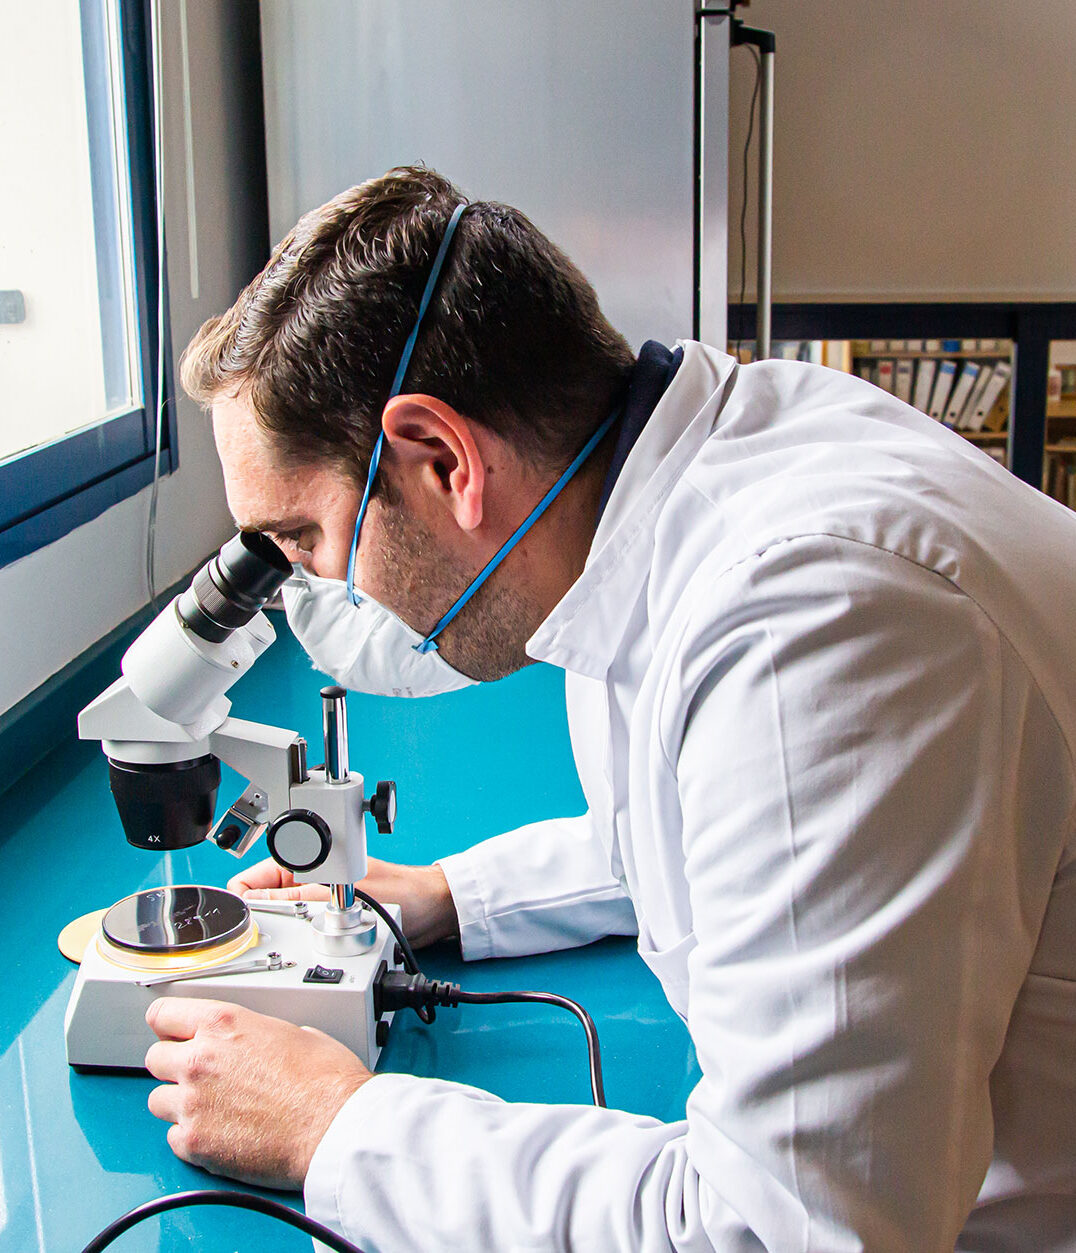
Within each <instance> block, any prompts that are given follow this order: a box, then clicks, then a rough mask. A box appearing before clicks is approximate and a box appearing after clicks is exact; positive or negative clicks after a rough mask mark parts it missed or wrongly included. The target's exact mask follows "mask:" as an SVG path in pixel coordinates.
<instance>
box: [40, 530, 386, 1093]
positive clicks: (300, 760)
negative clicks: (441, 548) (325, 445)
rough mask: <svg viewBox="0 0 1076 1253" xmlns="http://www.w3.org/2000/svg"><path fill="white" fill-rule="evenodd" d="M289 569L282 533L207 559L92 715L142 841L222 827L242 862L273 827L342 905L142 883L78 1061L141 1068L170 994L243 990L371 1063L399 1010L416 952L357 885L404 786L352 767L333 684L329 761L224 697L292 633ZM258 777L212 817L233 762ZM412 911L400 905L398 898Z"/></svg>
mask: <svg viewBox="0 0 1076 1253" xmlns="http://www.w3.org/2000/svg"><path fill="white" fill-rule="evenodd" d="M290 574H291V565H290V564H289V562H288V560H287V558H286V557H285V556H284V554H283V553H282V552H281V550H280V549H279V548H278V547H277V546H276V544H274V543H273V542H272V540H270V539H269V538H268V537H267V536H265V535H261V534H255V533H247V532H243V533H240V534H239V535H236V536H235V537H234V538H233V539H231V540H229V541H228V543H226V544H225V545H224V547H223V548H222V549H221V550H220V552H219V553H217V554H216V555H215V556H214V557H212V558H210V560H209V561H207V562H206V564H205V565H204V566H203V567H202V568H201V569H200V570H199V571H198V573H197V574H196V575H195V576H194V579H193V581H192V582H191V585H190V587H188V588H187V589H186V590H185V591H184V592H182V593H181V594H180V595H178V596H177V597H176V598H175V599H174V600H173V601H172V602H171V603H170V604H169V605H168V606H167V607H166V608H165V609H164V610H163V611H162V612H161V613H160V614H159V615H158V616H157V617H156V618H155V619H154V621H153V622H152V623H151V624H150V625H149V626H148V627H147V628H146V630H145V631H144V632H143V633H142V634H141V635H140V636H139V637H138V639H136V640H135V641H134V643H133V644H132V645H131V647H130V648H129V649H128V650H127V652H126V653H125V654H124V657H123V660H122V662H121V671H122V677H121V678H120V679H118V680H117V681H116V682H115V683H113V684H112V686H111V687H109V688H108V689H107V690H106V691H104V692H102V693H101V695H100V696H98V697H97V699H96V700H94V701H93V702H92V703H91V704H89V705H88V706H87V707H86V708H85V709H84V710H83V711H82V713H81V714H80V715H79V720H78V727H79V736H80V737H81V738H82V739H95V740H100V741H101V743H102V747H103V749H104V752H105V756H106V758H107V760H108V773H109V783H110V786H111V790H112V795H113V797H114V799H115V802H116V807H117V809H118V811H119V816H120V820H121V823H122V825H123V829H124V833H125V835H126V837H127V841H128V843H130V844H132V845H133V846H134V847H136V848H142V849H147V850H150V851H152V852H157V853H160V852H165V851H167V850H170V849H179V848H189V847H192V846H194V845H196V844H198V843H200V842H201V841H202V840H203V839H208V840H210V841H211V842H212V843H214V844H216V845H217V847H218V848H221V849H224V850H225V851H226V852H228V853H231V854H232V855H233V856H235V857H242V856H243V854H244V853H246V852H247V850H248V849H249V848H250V847H251V845H252V844H253V843H254V842H255V841H256V840H257V839H258V838H259V836H261V835H262V834H263V833H264V834H265V836H266V842H267V845H268V848H269V852H270V854H271V855H272V857H273V858H274V860H275V861H276V862H277V863H278V864H279V865H281V866H284V867H286V868H287V869H288V870H290V871H291V872H292V873H293V875H294V877H295V880H296V882H298V883H320V884H325V885H327V886H328V892H329V899H328V901H327V903H325V904H321V903H318V902H291V901H263V902H258V901H246V900H244V899H242V898H240V897H238V896H235V895H234V894H233V893H230V892H226V891H224V890H223V889H221V888H214V887H207V886H202V885H198V884H187V885H179V886H164V887H159V888H153V889H150V890H148V891H142V892H137V893H135V894H134V895H132V896H129V897H126V898H124V899H123V900H121V901H119V902H117V903H116V904H115V905H113V906H112V907H111V909H109V910H107V911H105V913H104V916H103V917H102V919H101V924H100V928H99V930H98V932H97V934H96V936H95V937H94V939H92V940H91V942H90V943H89V945H88V946H87V949H86V952H85V955H84V957H83V960H82V964H81V966H80V967H79V972H78V976H77V978H76V980H75V986H74V990H73V991H72V994H71V999H70V1002H69V1004H68V1007H67V1015H66V1018H65V1022H64V1035H65V1040H66V1045H67V1060H68V1062H69V1064H70V1065H72V1066H74V1067H75V1068H77V1069H96V1068H109V1069H114V1068H119V1069H132V1070H142V1069H143V1063H144V1057H145V1053H146V1049H147V1048H148V1047H149V1045H150V1044H151V1043H152V1042H153V1040H154V1036H153V1034H152V1032H151V1031H150V1029H149V1027H148V1026H147V1025H146V1022H145V1013H146V1010H147V1008H148V1007H149V1005H150V1003H151V1002H152V1001H153V1000H155V999H156V998H157V997H160V996H170V995H175V996H196V997H206V998H212V999H219V1000H226V1001H231V1002H233V1003H235V1004H239V1005H245V1006H247V1007H248V1008H250V1009H253V1010H257V1011H258V1012H260V1013H265V1014H272V1015H274V1016H276V1017H279V1018H285V1019H288V1020H289V1021H291V1022H294V1023H297V1024H300V1025H308V1026H313V1027H318V1028H320V1029H321V1030H323V1031H325V1032H327V1033H328V1034H329V1035H332V1036H334V1037H335V1038H336V1039H338V1040H340V1041H341V1042H342V1043H344V1044H346V1045H347V1046H348V1047H349V1048H351V1049H352V1050H353V1051H354V1052H355V1053H357V1054H358V1055H359V1057H360V1058H362V1060H363V1061H364V1062H365V1063H366V1065H367V1066H368V1067H370V1069H373V1067H374V1065H375V1063H376V1061H377V1057H378V1055H379V1053H380V1051H381V1048H382V1046H383V1045H384V1043H385V1040H386V1039H387V1036H388V1027H389V1022H390V1020H391V1018H392V1014H391V1012H388V1013H380V1012H378V1008H377V1006H376V1005H375V997H374V985H375V981H376V980H377V979H378V978H379V977H380V976H382V975H383V974H384V973H385V971H390V970H394V969H397V968H399V967H400V966H401V965H402V962H403V955H402V953H401V951H400V947H399V945H398V943H397V941H396V939H395V937H394V935H393V933H392V931H391V930H390V929H389V927H388V926H387V925H386V924H385V922H384V921H383V920H382V919H380V918H378V917H377V915H376V914H375V913H374V912H373V911H372V910H370V909H367V908H365V907H364V905H363V903H362V902H361V901H359V900H358V899H357V898H356V896H355V890H354V883H355V880H356V879H362V878H363V877H364V876H365V874H366V828H365V819H366V815H367V814H370V815H371V817H372V818H373V819H374V821H375V823H376V825H377V828H378V830H379V831H381V832H382V833H389V832H391V831H392V829H393V823H394V821H395V816H396V790H395V784H393V783H391V782H388V781H384V782H380V783H378V784H377V787H376V789H375V790H374V793H373V795H372V796H369V797H368V796H367V795H366V792H365V789H364V782H363V777H362V775H361V774H356V773H354V772H352V771H351V769H350V767H349V764H348V744H347V721H346V710H345V693H344V689H343V688H340V687H326V688H324V689H322V693H321V696H322V705H323V730H324V748H325V761H324V764H323V765H319V766H309V765H308V764H307V751H306V750H307V746H306V741H305V740H304V739H303V738H302V737H300V736H299V735H297V734H296V733H295V732H294V731H287V730H283V729H281V728H279V727H274V726H266V725H263V724H261V723H257V722H246V721H244V720H242V719H239V718H232V717H230V716H229V710H230V708H231V702H230V701H229V700H228V699H227V697H226V696H225V693H226V692H227V691H228V689H229V688H230V687H231V686H232V684H233V683H235V682H236V680H237V679H239V678H240V677H241V676H242V675H244V674H245V673H246V672H247V671H248V670H249V669H250V667H251V666H252V665H253V664H254V662H255V661H256V660H257V659H258V657H260V656H261V654H262V653H263V652H264V651H265V650H266V648H268V647H269V645H270V644H271V643H272V642H273V640H274V639H275V638H276V637H275V633H274V631H273V628H272V625H271V624H270V622H269V620H268V618H267V617H266V616H265V614H264V613H263V612H262V611H263V609H264V607H265V605H266V603H267V602H268V601H269V599H270V598H271V597H272V596H273V595H274V593H275V592H276V591H277V590H278V589H279V588H280V586H281V585H282V584H283V583H284V581H285V580H286V579H287V578H288V576H289V575H290ZM221 761H224V762H227V764H228V765H229V766H231V767H233V768H234V769H235V770H236V771H238V772H239V773H240V774H241V775H242V776H243V777H244V778H245V779H246V780H248V781H249V782H248V785H247V787H246V789H245V790H244V792H243V794H242V795H241V796H240V797H239V799H238V800H236V801H235V803H234V804H232V805H231V806H230V807H229V808H228V810H227V811H226V812H225V813H224V815H223V817H221V818H220V819H219V821H217V822H216V823H214V814H215V808H216V800H217V791H218V788H219V785H220V777H221V776H220V762H221ZM386 908H387V909H388V911H389V912H390V914H391V916H392V917H394V918H395V919H396V920H397V921H398V920H399V915H400V911H399V908H398V907H397V906H394V905H390V906H387V907H386Z"/></svg>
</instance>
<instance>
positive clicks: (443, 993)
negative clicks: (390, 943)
mask: <svg viewBox="0 0 1076 1253" xmlns="http://www.w3.org/2000/svg"><path fill="white" fill-rule="evenodd" d="M459 992H460V985H459V984H458V983H447V982H446V981H445V980H443V979H427V978H426V976H425V975H424V974H422V973H421V972H418V973H415V974H409V973H408V972H407V971H406V970H387V969H386V970H382V971H381V972H380V973H379V974H378V976H377V977H376V978H375V979H374V1013H375V1014H379V1015H380V1014H389V1013H392V1012H393V1011H394V1010H397V1009H426V1008H429V1007H432V1006H434V1005H443V1006H446V1007H447V1008H449V1009H451V1008H454V1007H455V1006H457V1005H458V1004H459Z"/></svg>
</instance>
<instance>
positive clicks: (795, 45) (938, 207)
mask: <svg viewBox="0 0 1076 1253" xmlns="http://www.w3.org/2000/svg"><path fill="white" fill-rule="evenodd" d="M744 16H745V17H746V19H747V21H748V22H749V23H750V24H751V25H752V26H762V27H766V28H769V29H771V30H773V31H775V32H776V35H777V68H776V80H777V91H776V98H777V110H776V128H775V141H774V161H775V172H774V174H775V179H774V299H775V300H786V301H799V300H807V301H810V300H827V299H832V300H873V301H888V300H991V299H998V300H1018V299H1041V300H1072V299H1076V194H1074V189H1076V68H1074V61H1073V55H1074V54H1073V49H1074V48H1076V4H1073V3H1072V0H1032V3H1018V2H1017V0H978V2H977V3H975V4H969V3H962V4H937V3H936V2H935V0H907V2H906V3H902V4H863V3H852V2H851V0H812V3H810V4H805V3H803V2H802V0H753V3H752V5H751V8H750V9H749V10H747V11H746V12H745V14H744ZM753 66H754V62H753V61H752V59H751V55H750V53H749V52H748V51H747V50H746V49H735V50H734V51H733V53H732V80H733V89H732V125H731V128H730V138H731V152H730V184H731V195H730V206H731V208H730V217H731V219H732V221H733V224H734V230H735V226H736V224H737V223H738V216H739V206H740V196H741V164H742V145H743V139H744V136H745V133H746V129H747V106H748V103H749V101H750V98H751V85H752V80H753V73H754V69H753ZM756 135H757V129H756ZM755 168H756V162H755V160H754V158H753V157H752V161H751V164H750V167H749V182H750V186H751V195H752V205H753V203H754V200H753V197H754V177H755ZM754 230H755V224H754V213H753V210H749V212H748V242H747V248H748V252H747V257H748V261H747V279H748V282H747V291H748V299H749V300H750V299H753V293H754V252H753V249H754ZM739 251H740V250H739V240H738V238H736V239H734V246H733V250H732V255H733V263H732V267H731V269H732V273H731V276H730V277H731V288H732V291H733V292H734V293H735V294H738V288H739V275H740V268H739ZM734 298H735V297H734Z"/></svg>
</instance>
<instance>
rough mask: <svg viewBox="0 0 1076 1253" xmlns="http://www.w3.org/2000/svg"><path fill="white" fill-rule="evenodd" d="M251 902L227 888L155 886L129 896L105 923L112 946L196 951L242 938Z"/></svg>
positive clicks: (105, 919)
mask: <svg viewBox="0 0 1076 1253" xmlns="http://www.w3.org/2000/svg"><path fill="white" fill-rule="evenodd" d="M249 921H250V910H249V908H248V907H247V903H246V901H244V900H242V899H241V898H240V897H238V896H235V895H234V894H233V893H231V892H226V891H225V890H224V889H223V888H207V887H198V886H197V885H195V884H185V885H181V886H179V887H164V888H150V889H149V890H148V891H145V892H135V894H134V895H133V896H126V897H124V898H123V900H122V901H117V902H116V904H115V905H113V906H112V908H111V909H110V910H109V911H108V912H107V913H106V914H105V916H104V918H102V919H101V931H102V932H103V934H104V937H105V939H106V940H108V942H109V943H110V944H114V945H116V947H117V948H124V949H130V950H132V951H134V952H138V953H196V952H198V951H199V950H201V949H206V948H212V947H213V946H215V945H218V944H226V943H227V942H228V941H230V940H234V939H235V938H236V937H237V936H240V935H242V933H243V932H244V930H245V929H246V927H247V926H248V924H249Z"/></svg>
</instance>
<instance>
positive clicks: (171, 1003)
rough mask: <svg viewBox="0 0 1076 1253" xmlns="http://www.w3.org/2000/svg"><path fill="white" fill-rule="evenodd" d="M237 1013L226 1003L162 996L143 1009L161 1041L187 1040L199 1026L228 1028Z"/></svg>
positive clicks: (235, 1009)
mask: <svg viewBox="0 0 1076 1253" xmlns="http://www.w3.org/2000/svg"><path fill="white" fill-rule="evenodd" d="M239 1012H240V1010H239V1008H238V1006H236V1005H230V1004H228V1003H227V1002H226V1001H208V1000H201V999H198V1000H195V999H194V998H193V997H188V996H162V997H160V998H159V999H158V1000H156V1001H154V1002H153V1004H152V1005H151V1006H150V1007H149V1009H147V1010H146V1022H147V1023H148V1024H149V1028H150V1030H151V1031H152V1032H153V1033H154V1035H156V1036H157V1037H158V1039H160V1040H190V1039H192V1038H193V1036H194V1033H195V1032H196V1031H197V1030H198V1029H199V1027H220V1026H227V1025H228V1023H230V1022H231V1021H233V1020H234V1018H235V1016H236V1014H237V1013H239Z"/></svg>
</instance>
